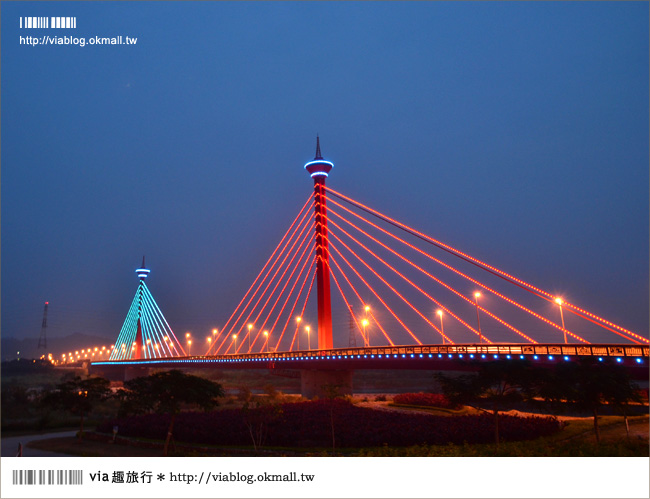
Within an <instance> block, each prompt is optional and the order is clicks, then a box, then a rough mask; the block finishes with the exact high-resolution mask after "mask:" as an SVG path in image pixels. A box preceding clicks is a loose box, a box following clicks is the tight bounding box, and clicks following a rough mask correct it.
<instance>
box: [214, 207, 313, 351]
mask: <svg viewBox="0 0 650 499" xmlns="http://www.w3.org/2000/svg"><path fill="white" fill-rule="evenodd" d="M308 214H309V211H307V212H305V214H304V215H303V217H302V219H301V220H300V222H298V226H297V227H296V228H295V229H294V231H293V233H292V234H291V236H289V240H288V241H287V243H286V244H285V246H284V248H283V249H282V251H281V252H280V253H279V254H278V256H277V257H276V260H275V262H273V264H272V265H271V267H270V268H269V270H268V271H267V273H266V275H265V276H264V278H263V279H262V280H261V281H260V283H259V285H258V287H257V289H256V290H255V292H254V293H253V295H252V296H251V298H250V300H249V302H248V304H247V305H246V307H244V308H243V309H242V311H241V313H240V314H239V317H237V320H236V321H235V322H234V323H233V325H232V326H231V328H230V331H229V332H228V334H226V336H225V337H224V339H223V341H222V343H221V345H219V348H218V349H217V352H218V351H219V350H220V349H221V346H222V345H223V343H224V342H225V341H226V339H227V338H228V337H229V336H230V332H232V331H233V330H234V327H235V324H237V323H238V322H239V319H240V318H241V316H242V315H243V314H244V312H245V311H246V309H247V308H248V306H249V305H250V303H251V302H252V301H253V298H255V295H257V292H258V291H259V290H260V289H261V287H262V285H263V284H264V282H265V281H266V278H267V277H268V275H269V274H270V273H271V271H272V270H273V268H274V267H275V266H276V264H277V263H278V262H279V261H280V258H281V257H282V255H283V254H284V252H285V250H286V249H287V247H288V246H289V244H290V243H291V241H292V240H293V238H294V236H295V235H296V232H297V231H298V229H299V228H300V227H301V226H302V225H303V223H305V218H306V217H307V215H308ZM307 225H309V222H307V223H306V224H305V227H306V226H307ZM304 230H305V228H304V227H303V229H302V231H301V233H300V234H301V235H302V232H304ZM299 237H300V235H299V236H298V237H296V241H298V238H299ZM293 244H294V245H295V242H294V243H293ZM291 249H293V246H292V247H291ZM291 249H290V250H289V251H288V252H287V255H286V256H285V257H284V260H283V261H282V263H280V264H279V265H278V268H277V270H276V271H275V273H274V274H273V277H271V279H270V280H269V283H268V284H267V285H266V288H264V291H262V293H261V294H260V297H259V298H258V299H257V302H255V305H253V308H252V310H251V311H250V312H249V314H248V316H247V317H246V319H245V320H244V324H246V322H248V319H249V318H250V316H251V315H252V313H253V311H254V310H255V308H256V307H257V305H258V304H259V302H260V300H261V299H262V297H263V296H264V293H266V290H267V289H268V288H269V286H270V285H271V283H272V282H273V279H275V276H276V275H277V273H278V271H279V270H280V268H282V265H283V264H284V261H285V260H286V258H287V256H288V255H289V253H290V251H291ZM243 327H244V326H243V325H242V326H241V328H243ZM241 328H240V329H239V331H238V333H237V334H238V335H239V333H240V332H241ZM244 339H245V338H244ZM228 349H230V347H228Z"/></svg>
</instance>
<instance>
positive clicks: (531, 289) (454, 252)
mask: <svg viewBox="0 0 650 499" xmlns="http://www.w3.org/2000/svg"><path fill="white" fill-rule="evenodd" d="M325 188H326V189H327V190H328V191H330V192H331V193H332V194H333V195H334V196H336V197H338V198H340V199H343V200H345V201H347V202H348V203H350V204H352V205H354V206H356V207H357V208H359V209H361V210H364V211H366V212H368V213H370V214H372V215H374V216H375V217H377V218H381V219H382V220H384V221H385V222H388V223H390V224H391V225H394V226H395V227H398V228H400V229H402V230H404V231H406V232H409V233H410V234H412V235H414V236H416V237H418V238H420V239H422V240H423V241H426V242H428V243H430V244H433V245H434V246H437V247H438V248H440V249H443V250H444V251H446V252H448V253H450V254H452V255H454V256H456V257H458V258H461V259H462V260H465V261H466V262H468V263H471V264H472V265H476V266H477V267H479V268H482V269H483V270H485V271H487V272H490V273H491V274H493V275H495V276H497V277H500V278H501V279H504V280H505V281H508V282H510V283H511V284H514V285H516V286H519V287H520V288H522V289H525V290H526V291H528V292H530V293H533V294H535V295H537V296H539V297H540V298H543V299H545V300H547V301H550V302H555V298H556V297H555V296H554V295H552V294H551V293H548V292H547V291H544V290H542V289H539V288H537V287H535V286H533V285H532V284H529V283H527V282H526V281H523V280H521V279H518V278H516V277H514V276H512V275H510V274H508V273H506V272H504V271H502V270H500V269H497V268H496V267H493V266H491V265H488V264H487V263H485V262H483V261H481V260H479V259H477V258H474V257H472V256H470V255H467V254H466V253H463V252H462V251H459V250H457V249H455V248H453V247H452V246H449V245H446V244H444V243H442V242H440V241H437V240H436V239H433V238H432V237H429V236H427V235H426V234H423V233H421V232H419V231H417V230H415V229H412V228H410V227H408V226H407V225H404V224H402V223H401V222H398V221H397V220H394V219H392V218H390V217H388V216H386V215H383V214H382V213H379V212H378V211H376V210H373V209H372V208H370V207H368V206H365V205H363V204H362V203H359V202H358V201H354V200H353V199H351V198H348V197H347V196H344V195H343V194H341V193H338V192H336V191H334V190H333V189H331V188H330V187H325ZM563 304H564V305H566V306H567V307H569V309H572V310H571V312H572V313H575V312H576V311H578V312H581V313H583V314H586V315H589V316H590V317H593V318H594V319H597V320H599V321H601V322H604V323H605V324H607V325H609V326H611V327H614V328H616V329H618V330H619V331H622V332H624V333H626V334H628V335H630V336H633V337H635V338H638V339H640V340H642V341H644V342H646V343H650V340H649V339H647V338H644V337H643V336H640V335H638V334H636V333H633V332H632V331H629V330H627V329H625V328H623V327H621V326H619V325H617V324H614V323H613V322H610V321H608V320H606V319H603V318H602V317H599V316H597V315H596V314H592V313H591V312H587V311H586V310H583V309H581V308H579V307H577V306H576V305H573V304H571V303H569V302H563ZM582 317H583V318H585V319H586V318H587V317H585V316H584V315H583V316H582ZM592 322H594V321H592ZM594 324H597V323H596V322H594ZM599 325H600V326H601V327H604V328H606V329H609V330H610V331H611V329H610V328H608V327H607V326H604V325H602V324H599Z"/></svg>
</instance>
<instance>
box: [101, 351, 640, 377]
mask: <svg viewBox="0 0 650 499" xmlns="http://www.w3.org/2000/svg"><path fill="white" fill-rule="evenodd" d="M649 349H650V347H648V346H644V345H622V344H598V345H571V344H568V345H567V344H503V343H502V344H482V345H481V344H463V345H408V346H404V345H403V346H387V347H359V348H335V349H331V350H303V351H295V352H262V353H250V354H249V353H245V354H237V355H235V354H232V355H210V356H204V355H197V356H191V357H174V358H155V359H140V360H113V361H100V362H93V363H92V365H93V366H97V367H99V366H106V367H108V366H133V367H136V366H141V367H144V366H149V367H158V368H174V367H177V368H179V367H181V368H190V367H193V368H203V367H219V368H225V369H269V368H271V369H273V368H282V369H443V370H450V369H462V368H463V366H464V365H465V366H466V365H467V363H468V362H467V361H472V360H476V361H489V360H495V359H513V358H515V359H516V358H521V359H529V360H531V361H533V362H535V363H539V364H544V365H548V364H554V363H558V362H571V361H576V360H577V359H579V358H581V357H596V358H598V359H599V360H600V361H605V360H606V359H608V358H609V359H611V360H612V361H614V362H617V363H620V364H622V365H626V366H628V367H632V368H634V369H635V370H640V372H641V373H642V372H643V371H645V373H646V375H645V377H647V370H648V355H649Z"/></svg>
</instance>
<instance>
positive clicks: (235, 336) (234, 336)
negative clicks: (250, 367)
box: [232, 334, 237, 353]
mask: <svg viewBox="0 0 650 499" xmlns="http://www.w3.org/2000/svg"><path fill="white" fill-rule="evenodd" d="M232 339H233V340H234V342H235V353H237V335H236V334H233V335H232Z"/></svg>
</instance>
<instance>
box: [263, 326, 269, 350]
mask: <svg viewBox="0 0 650 499" xmlns="http://www.w3.org/2000/svg"><path fill="white" fill-rule="evenodd" d="M264 336H266V341H265V342H264V347H265V348H264V349H265V350H266V352H267V353H268V351H269V332H268V331H264Z"/></svg>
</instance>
